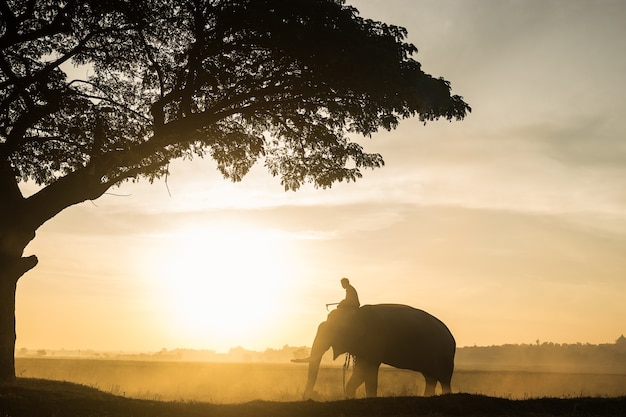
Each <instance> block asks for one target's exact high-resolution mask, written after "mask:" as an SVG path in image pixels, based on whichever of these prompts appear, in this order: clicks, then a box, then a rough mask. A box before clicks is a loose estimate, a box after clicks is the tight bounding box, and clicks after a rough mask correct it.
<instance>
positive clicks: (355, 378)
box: [346, 361, 365, 398]
mask: <svg viewBox="0 0 626 417" xmlns="http://www.w3.org/2000/svg"><path fill="white" fill-rule="evenodd" d="M363 382H365V372H364V370H363V365H362V364H361V362H360V361H357V362H356V363H355V365H354V370H353V371H352V376H351V377H350V379H349V380H348V383H347V384H346V398H354V396H355V395H356V390H357V388H359V387H360V386H361V384H362V383H363Z"/></svg>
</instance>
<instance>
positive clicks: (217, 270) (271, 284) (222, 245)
mask: <svg viewBox="0 0 626 417" xmlns="http://www.w3.org/2000/svg"><path fill="white" fill-rule="evenodd" d="M166 240H167V243H166V244H164V246H163V247H162V248H161V249H160V250H159V256H158V259H154V260H153V262H152V266H153V268H151V269H152V270H153V272H154V274H155V275H156V276H155V277H153V278H156V279H157V282H158V283H159V284H158V287H159V289H160V296H159V297H158V298H159V299H160V300H161V302H162V303H163V311H164V312H165V316H166V321H167V322H169V327H170V331H171V332H172V333H173V334H174V337H175V338H176V339H177V341H178V342H179V343H189V344H192V345H194V346H203V347H204V348H211V349H216V348H219V349H225V348H228V347H235V346H240V345H242V346H243V345H246V344H247V345H250V344H259V343H260V341H259V338H262V337H263V336H264V335H266V334H267V332H270V331H271V329H272V327H273V326H275V323H276V321H277V320H280V315H281V314H283V312H282V308H281V306H282V305H283V304H284V301H285V297H288V295H287V294H288V291H289V287H290V285H291V284H290V283H291V279H290V275H291V272H290V271H291V264H292V263H291V259H290V256H289V245H288V243H287V242H286V239H285V237H284V236H283V235H282V234H281V233H278V232H276V231H272V230H264V229H250V228H247V229H245V228H237V227H224V228H206V229H189V228H186V229H181V230H177V231H175V232H173V233H171V234H168V235H167V237H166Z"/></svg>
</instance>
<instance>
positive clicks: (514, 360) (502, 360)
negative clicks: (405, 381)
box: [455, 336, 626, 373]
mask: <svg viewBox="0 0 626 417" xmlns="http://www.w3.org/2000/svg"><path fill="white" fill-rule="evenodd" d="M455 363H456V365H457V367H464V368H476V369H484V368H489V367H493V368H499V369H503V368H518V369H520V368H526V369H531V370H539V369H544V370H557V371H558V370H562V371H585V372H596V371H602V372H616V373H626V338H624V336H621V337H620V338H619V339H618V340H617V341H616V342H615V343H610V344H609V343H607V344H600V345H592V344H588V343H587V344H583V343H575V344H558V343H550V342H546V343H536V344H521V345H501V346H473V347H463V348H459V349H457V353H456V360H455Z"/></svg>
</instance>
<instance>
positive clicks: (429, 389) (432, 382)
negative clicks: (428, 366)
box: [424, 375, 437, 397]
mask: <svg viewBox="0 0 626 417" xmlns="http://www.w3.org/2000/svg"><path fill="white" fill-rule="evenodd" d="M424 379H425V380H426V386H425V387H424V397H431V396H433V395H435V387H436V386H437V380H436V379H435V378H433V377H432V376H429V375H424Z"/></svg>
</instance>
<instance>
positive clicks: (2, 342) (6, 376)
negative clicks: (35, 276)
mask: <svg viewBox="0 0 626 417" xmlns="http://www.w3.org/2000/svg"><path fill="white" fill-rule="evenodd" d="M5 269H6V268H5V265H0V382H2V381H10V380H13V379H15V289H16V287H17V279H15V278H13V277H9V276H7V274H6V272H5V271H4V270H5Z"/></svg>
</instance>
